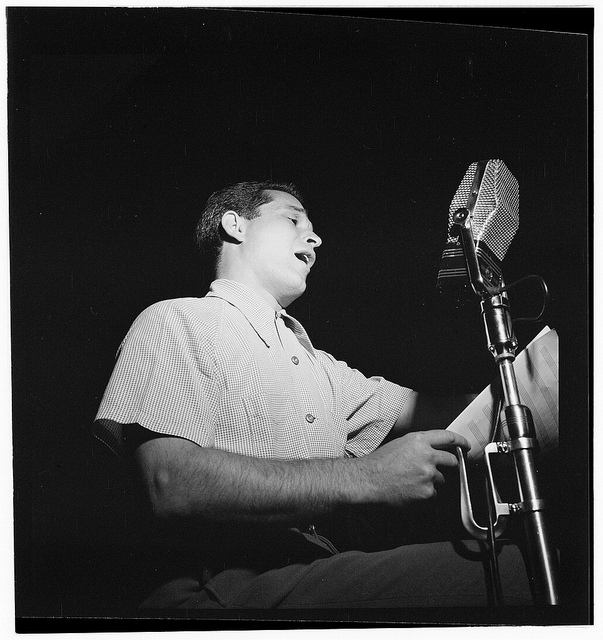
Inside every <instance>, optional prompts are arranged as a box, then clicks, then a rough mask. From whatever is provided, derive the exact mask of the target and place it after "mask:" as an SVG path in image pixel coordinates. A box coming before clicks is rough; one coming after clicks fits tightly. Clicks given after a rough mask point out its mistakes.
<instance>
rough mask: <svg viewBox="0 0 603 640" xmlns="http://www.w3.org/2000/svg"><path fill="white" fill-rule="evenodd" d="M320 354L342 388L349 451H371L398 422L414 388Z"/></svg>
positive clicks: (354, 454)
mask: <svg viewBox="0 0 603 640" xmlns="http://www.w3.org/2000/svg"><path fill="white" fill-rule="evenodd" d="M318 353H319V358H320V359H321V360H322V361H323V362H324V364H325V366H326V367H327V368H328V369H329V375H330V376H331V377H332V379H335V380H337V386H338V387H339V393H338V396H339V398H338V403H337V404H338V410H339V411H340V412H341V414H342V415H343V417H344V418H345V420H346V421H347V424H348V440H347V444H346V454H347V455H349V456H352V457H359V456H363V455H366V454H368V453H371V452H372V451H374V450H375V449H376V448H377V447H378V446H379V445H380V444H381V443H382V442H383V440H384V439H385V437H386V436H387V434H388V433H389V432H390V430H391V429H392V427H393V426H394V424H395V423H396V420H397V419H398V417H399V416H400V414H401V413H402V410H403V408H404V405H405V404H406V401H407V400H408V397H409V395H410V393H411V391H412V390H411V389H409V388H407V387H402V386H400V385H398V384H395V383H393V382H390V381H389V380H385V379H384V378H382V377H380V376H373V377H366V376H364V375H363V374H362V373H360V371H358V370H356V369H353V368H351V367H349V366H348V365H347V364H346V363H345V362H343V361H341V360H336V359H335V358H333V356H331V355H329V354H327V353H325V352H318Z"/></svg>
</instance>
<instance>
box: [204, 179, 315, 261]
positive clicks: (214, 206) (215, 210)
mask: <svg viewBox="0 0 603 640" xmlns="http://www.w3.org/2000/svg"><path fill="white" fill-rule="evenodd" d="M269 190H274V191H284V192H285V193H289V194H291V195H292V196H294V197H295V198H297V199H298V200H299V201H300V203H302V206H303V202H302V196H301V194H300V193H299V191H298V189H297V187H296V186H295V185H293V184H290V183H284V182H271V181H268V180H266V181H264V182H239V183H238V184H234V185H232V186H229V187H225V188H224V189H220V190H219V191H216V192H214V193H212V195H211V196H210V197H209V199H208V200H207V204H206V205H205V209H203V213H202V214H201V217H200V218H199V222H198V223H197V228H196V236H197V245H198V246H199V247H200V248H201V249H202V250H203V251H208V252H210V253H212V254H213V257H214V258H218V257H219V255H220V250H221V249H222V245H223V243H224V233H223V230H222V225H221V221H222V216H223V215H224V214H225V213H226V212H227V211H236V212H237V213H238V214H239V215H240V216H243V217H244V218H247V219H248V220H251V219H252V218H257V217H258V216H259V215H260V214H259V208H260V207H261V206H262V205H263V204H266V203H268V202H271V201H272V195H271V194H270V193H268V191H269Z"/></svg>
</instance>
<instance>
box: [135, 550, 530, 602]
mask: <svg viewBox="0 0 603 640" xmlns="http://www.w3.org/2000/svg"><path fill="white" fill-rule="evenodd" d="M478 551H479V549H478V545H477V542H475V541H468V542H463V543H462V544H460V545H459V544H458V543H455V544H453V543H451V542H433V543H428V544H412V545H405V546H400V547H397V548H394V549H388V550H385V551H376V552H369V553H367V552H362V551H346V552H343V553H339V554H335V555H332V556H328V557H323V558H319V559H316V560H313V561H311V562H307V563H299V562H298V563H292V564H288V565H286V566H282V567H278V568H274V569H270V570H268V571H258V570H257V569H251V568H241V567H232V568H228V569H226V570H224V571H221V572H219V573H217V574H216V575H214V576H213V577H212V578H211V579H209V580H208V581H207V582H206V583H205V584H202V583H201V582H200V580H199V579H198V578H196V577H180V578H176V579H173V580H171V581H169V582H167V583H166V584H164V585H162V586H161V587H159V588H158V589H157V590H155V592H154V593H153V594H151V595H150V596H149V597H148V598H147V599H146V600H145V601H144V602H143V604H142V607H143V608H153V609H155V608H157V609H166V608H168V609H170V608H172V609H279V608H280V609H321V608H356V607H357V608H372V607H379V608H399V607H455V606H469V607H476V606H486V605H487V604H488V603H489V602H490V600H489V595H488V594H489V586H488V585H489V580H488V576H487V573H488V572H487V570H486V569H485V564H484V561H483V558H484V555H483V554H480V553H478ZM498 565H499V574H500V581H501V586H502V594H503V597H504V605H508V606H512V605H530V604H532V598H531V594H530V585H529V580H528V576H527V573H526V568H525V564H524V562H523V558H522V556H521V553H520V552H519V549H518V548H517V546H515V545H511V544H502V545H500V547H499V553H498Z"/></svg>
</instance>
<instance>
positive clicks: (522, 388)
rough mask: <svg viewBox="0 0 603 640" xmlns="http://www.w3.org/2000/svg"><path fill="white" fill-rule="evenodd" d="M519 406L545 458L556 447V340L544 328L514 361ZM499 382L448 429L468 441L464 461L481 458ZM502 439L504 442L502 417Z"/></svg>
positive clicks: (557, 345)
mask: <svg viewBox="0 0 603 640" xmlns="http://www.w3.org/2000/svg"><path fill="white" fill-rule="evenodd" d="M514 369H515V376H516V378H517V389H518V392H519V397H520V400H521V403H522V404H524V405H526V406H527V407H528V408H529V409H530V411H531V412H532V417H533V419H534V427H535V430H536V438H537V440H538V443H539V445H540V451H541V453H542V454H543V455H546V452H547V451H549V452H550V451H553V450H556V449H557V448H558V444H559V338H558V336H557V332H556V331H555V330H554V329H550V328H549V327H545V328H544V329H543V330H542V331H541V332H540V333H539V334H538V335H537V336H536V337H535V338H534V340H532V342H530V344H529V345H528V346H527V347H526V348H525V349H524V350H523V351H522V352H521V353H519V355H518V356H517V357H516V359H515V362H514ZM498 389H500V381H499V380H496V381H495V382H494V383H492V384H491V385H489V386H488V387H486V388H485V389H484V390H483V391H482V392H481V393H480V394H479V395H478V396H477V398H475V400H474V401H473V402H472V403H471V404H470V405H469V406H468V407H467V408H466V409H465V410H464V411H463V412H462V413H461V414H460V415H459V416H458V417H457V418H456V419H455V420H454V421H453V422H452V424H451V425H450V426H449V427H448V428H449V429H451V430H452V431H455V432H456V433H460V434H461V435H463V436H465V438H467V440H469V442H470V444H471V451H470V452H469V455H468V460H470V461H472V460H478V459H480V458H482V457H483V450H484V447H485V446H486V444H487V443H488V442H489V441H490V433H491V429H492V419H493V415H492V414H493V411H494V408H495V404H496V395H497V394H498ZM502 424H503V429H504V433H505V439H506V438H508V433H507V431H506V425H505V420H504V414H503V420H502Z"/></svg>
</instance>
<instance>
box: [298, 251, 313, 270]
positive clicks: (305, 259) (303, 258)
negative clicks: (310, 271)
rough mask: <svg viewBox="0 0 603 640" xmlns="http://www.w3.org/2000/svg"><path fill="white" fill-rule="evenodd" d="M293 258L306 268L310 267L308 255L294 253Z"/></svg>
mask: <svg viewBox="0 0 603 640" xmlns="http://www.w3.org/2000/svg"><path fill="white" fill-rule="evenodd" d="M295 257H296V258H297V259H298V260H301V261H302V262H303V263H304V264H305V265H306V266H307V267H310V266H311V264H312V262H311V259H310V255H309V254H308V253H303V252H300V253H296V254H295Z"/></svg>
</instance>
